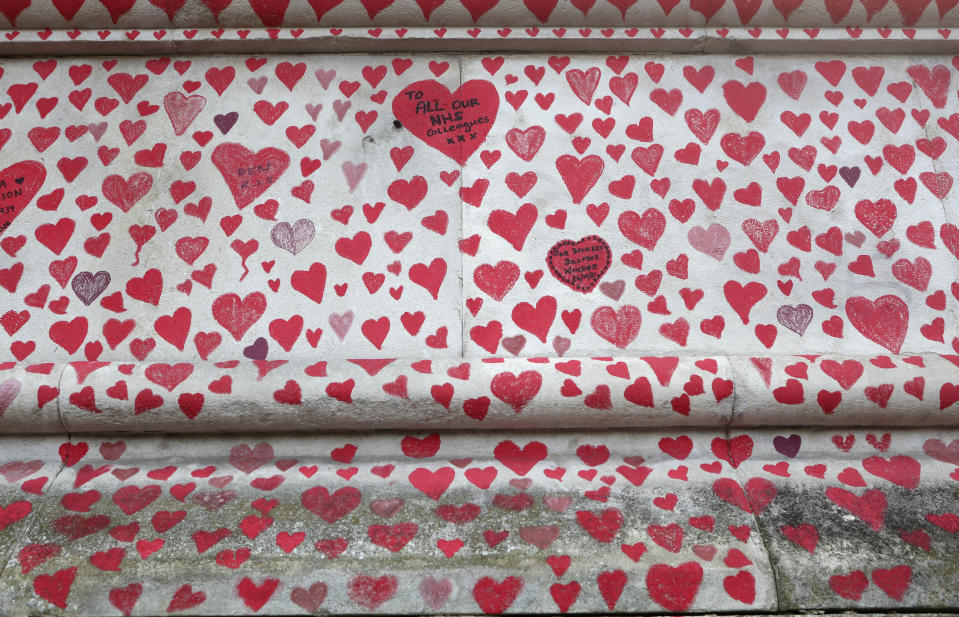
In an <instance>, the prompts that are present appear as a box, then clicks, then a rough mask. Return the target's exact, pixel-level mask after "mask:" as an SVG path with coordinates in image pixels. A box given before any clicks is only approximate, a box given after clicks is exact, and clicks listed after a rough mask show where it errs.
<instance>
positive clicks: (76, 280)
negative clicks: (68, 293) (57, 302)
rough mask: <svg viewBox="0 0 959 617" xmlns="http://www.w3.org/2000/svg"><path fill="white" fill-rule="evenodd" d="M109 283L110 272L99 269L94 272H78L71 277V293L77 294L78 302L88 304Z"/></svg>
mask: <svg viewBox="0 0 959 617" xmlns="http://www.w3.org/2000/svg"><path fill="white" fill-rule="evenodd" d="M109 284H110V273H109V272H105V271H103V270H100V271H99V272H97V273H96V274H93V273H92V272H78V273H77V275H76V276H75V277H73V282H72V283H71V287H73V293H75V294H77V297H78V298H80V302H83V303H84V304H86V305H87V306H90V303H92V302H93V301H94V300H96V299H97V297H99V295H100V294H102V293H103V290H104V289H106V288H107V285H109Z"/></svg>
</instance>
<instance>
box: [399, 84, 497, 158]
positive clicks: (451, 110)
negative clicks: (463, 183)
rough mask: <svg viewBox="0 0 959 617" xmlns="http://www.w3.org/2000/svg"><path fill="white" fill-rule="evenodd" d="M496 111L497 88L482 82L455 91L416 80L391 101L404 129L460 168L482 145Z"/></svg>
mask: <svg viewBox="0 0 959 617" xmlns="http://www.w3.org/2000/svg"><path fill="white" fill-rule="evenodd" d="M498 109H499V93H498V92H497V91H496V87H495V86H494V85H493V84H492V83H490V82H488V81H485V80H482V79H472V80H470V81H467V82H465V83H464V84H463V85H461V86H460V87H459V88H457V89H456V91H455V92H450V91H449V89H448V88H447V87H446V86H444V85H443V84H441V83H440V82H438V81H436V80H425V81H418V82H415V83H412V84H410V85H409V86H407V87H405V88H403V89H402V90H401V91H400V93H399V94H397V95H396V97H395V98H394V99H393V114H394V115H395V116H396V119H397V120H399V121H400V122H402V123H403V126H405V127H406V128H407V129H409V131H410V132H411V133H413V134H414V135H416V136H417V137H419V138H420V139H422V140H423V141H424V142H426V143H427V144H429V145H430V146H432V147H434V148H436V149H437V150H439V151H440V152H442V153H443V154H445V155H446V156H448V157H450V158H451V159H453V160H454V161H456V162H457V163H459V164H460V165H462V164H464V163H465V162H466V161H467V160H468V159H469V158H470V156H472V155H473V153H474V152H476V151H477V150H478V149H479V147H480V146H482V145H483V142H484V141H485V140H486V136H487V135H488V134H489V132H490V129H492V128H493V123H494V122H495V121H496V112H497V111H498Z"/></svg>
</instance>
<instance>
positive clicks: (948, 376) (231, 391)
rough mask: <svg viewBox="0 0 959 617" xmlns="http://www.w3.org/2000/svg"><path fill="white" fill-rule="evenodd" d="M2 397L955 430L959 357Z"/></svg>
mask: <svg viewBox="0 0 959 617" xmlns="http://www.w3.org/2000/svg"><path fill="white" fill-rule="evenodd" d="M0 393H2V395H0V428H3V429H5V431H6V432H18V433H46V432H66V433H72V434H77V433H90V432H93V433H96V432H113V431H123V432H141V433H150V432H158V431H165V432H170V431H172V432H211V431H212V432H218V431H223V430H227V431H230V432H237V433H242V432H257V431H259V432H264V431H265V432H282V431H287V430H304V431H311V430H316V431H319V430H322V431H330V430H384V429H404V428H405V429H410V430H413V429H420V430H433V429H443V430H451V429H467V430H500V429H526V430H529V429H544V428H550V429H559V428H565V429H574V428H597V429H598V428H603V429H609V428H671V427H714V428H721V427H746V426H809V427H816V426H837V427H839V426H873V427H886V426H956V425H959V405H957V404H956V403H957V402H959V357H957V356H938V355H922V356H873V357H850V356H835V355H818V356H766V357H750V356H718V357H717V356H714V357H709V356H704V357H679V356H660V357H610V358H565V359H564V358H487V359H483V360H475V359H474V360H466V359H422V360H415V361H414V360H409V359H403V360H400V359H390V358H385V359H383V358H381V359H371V360H329V361H326V360H323V361H317V362H312V363H306V362H304V361H286V360H275V361H269V360H259V361H250V360H243V361H226V362H170V363H166V362H144V363H121V362H113V363H111V362H72V363H68V364H52V363H48V364H36V365H19V366H16V365H14V366H7V367H5V368H4V370H2V371H0Z"/></svg>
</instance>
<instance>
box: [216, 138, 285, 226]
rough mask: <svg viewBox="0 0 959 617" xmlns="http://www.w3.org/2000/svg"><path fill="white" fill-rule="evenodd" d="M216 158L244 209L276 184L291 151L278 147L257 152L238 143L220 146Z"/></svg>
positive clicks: (234, 195)
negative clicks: (288, 152)
mask: <svg viewBox="0 0 959 617" xmlns="http://www.w3.org/2000/svg"><path fill="white" fill-rule="evenodd" d="M212 160H213V164H214V165H216V168H217V169H219V170H220V173H221V174H223V179H224V180H225V181H226V185H227V186H228V187H230V192H231V193H233V199H235V200H236V206H237V208H240V209H241V210H242V209H243V208H245V207H247V206H248V205H250V204H251V203H253V200H255V199H256V198H257V197H259V196H260V195H262V194H263V193H264V192H265V191H266V190H267V189H268V188H270V187H271V186H273V183H274V182H276V181H277V180H278V179H279V177H280V176H282V175H283V172H284V171H286V168H287V167H289V165H290V155H289V154H287V153H286V152H284V151H283V150H280V149H278V148H263V149H262V150H260V151H259V152H256V153H254V152H253V151H252V150H248V149H247V148H245V147H243V146H241V145H240V144H234V143H226V144H220V145H219V146H217V147H216V149H215V150H213V156H212Z"/></svg>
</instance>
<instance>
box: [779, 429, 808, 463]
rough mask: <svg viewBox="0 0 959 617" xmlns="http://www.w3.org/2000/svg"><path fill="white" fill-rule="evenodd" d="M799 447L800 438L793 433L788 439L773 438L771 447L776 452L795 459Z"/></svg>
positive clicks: (800, 443)
mask: <svg viewBox="0 0 959 617" xmlns="http://www.w3.org/2000/svg"><path fill="white" fill-rule="evenodd" d="M800 446H802V437H800V436H799V435H797V434H795V433H793V434H792V435H790V436H789V437H782V436H781V435H777V436H776V437H774V438H773V447H774V448H776V452H779V453H780V454H782V455H783V456H785V457H788V458H796V455H797V454H799V447H800Z"/></svg>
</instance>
